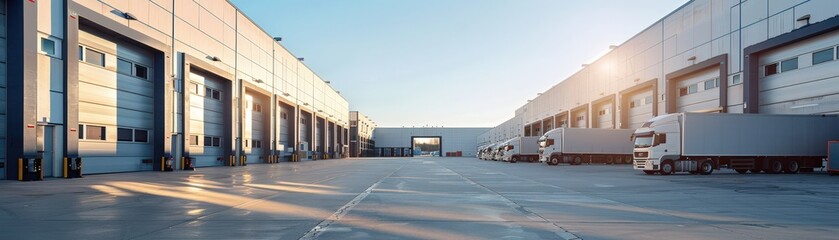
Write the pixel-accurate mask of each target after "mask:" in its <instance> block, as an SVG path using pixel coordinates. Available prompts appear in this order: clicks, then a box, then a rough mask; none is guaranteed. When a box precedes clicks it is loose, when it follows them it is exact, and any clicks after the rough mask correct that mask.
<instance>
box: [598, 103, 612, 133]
mask: <svg viewBox="0 0 839 240" xmlns="http://www.w3.org/2000/svg"><path fill="white" fill-rule="evenodd" d="M595 110H596V111H597V128H607V129H609V128H614V127H613V126H612V125H613V124H612V114H613V112H612V103H611V102H610V103H607V104H600V105H597V109H595Z"/></svg>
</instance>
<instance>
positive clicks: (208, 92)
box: [204, 88, 213, 97]
mask: <svg viewBox="0 0 839 240" xmlns="http://www.w3.org/2000/svg"><path fill="white" fill-rule="evenodd" d="M206 89H207V91H206V93H205V94H204V96H208V97H212V96H213V89H212V88H206Z"/></svg>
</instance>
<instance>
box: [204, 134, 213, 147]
mask: <svg viewBox="0 0 839 240" xmlns="http://www.w3.org/2000/svg"><path fill="white" fill-rule="evenodd" d="M204 146H205V147H212V146H213V137H208V136H204Z"/></svg>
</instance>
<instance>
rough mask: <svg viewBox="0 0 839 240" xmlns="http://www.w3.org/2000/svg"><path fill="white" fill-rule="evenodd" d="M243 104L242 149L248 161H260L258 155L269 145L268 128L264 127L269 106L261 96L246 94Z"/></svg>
mask: <svg viewBox="0 0 839 240" xmlns="http://www.w3.org/2000/svg"><path fill="white" fill-rule="evenodd" d="M244 104H245V105H244V106H242V107H243V108H244V110H245V119H244V126H243V128H244V132H243V136H242V138H244V139H245V142H244V144H243V148H242V149H243V150H244V151H245V154H246V155H247V157H248V163H257V162H260V160H259V157H260V156H262V154H263V153H264V151H265V150H266V149H268V148H269V147H270V145H269V144H270V143H269V142H268V141H270V137H269V136H268V135H267V133H268V132H269V131H268V129H265V123H266V121H265V117H267V116H269V115H268V114H270V113H269V111H270V107H268V106H267V105H265V104H266V102H265V101H264V100H263V99H262V96H257V95H252V94H246V95H245V103H244Z"/></svg>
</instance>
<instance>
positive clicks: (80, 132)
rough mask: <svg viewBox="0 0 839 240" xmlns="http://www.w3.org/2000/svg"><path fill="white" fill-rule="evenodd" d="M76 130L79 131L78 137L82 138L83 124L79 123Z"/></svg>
mask: <svg viewBox="0 0 839 240" xmlns="http://www.w3.org/2000/svg"><path fill="white" fill-rule="evenodd" d="M76 131H78V132H79V139H84V125H82V124H79V129H78V130H76Z"/></svg>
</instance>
